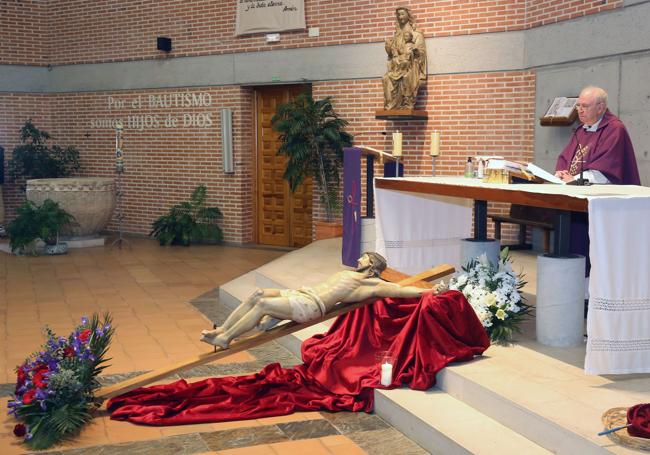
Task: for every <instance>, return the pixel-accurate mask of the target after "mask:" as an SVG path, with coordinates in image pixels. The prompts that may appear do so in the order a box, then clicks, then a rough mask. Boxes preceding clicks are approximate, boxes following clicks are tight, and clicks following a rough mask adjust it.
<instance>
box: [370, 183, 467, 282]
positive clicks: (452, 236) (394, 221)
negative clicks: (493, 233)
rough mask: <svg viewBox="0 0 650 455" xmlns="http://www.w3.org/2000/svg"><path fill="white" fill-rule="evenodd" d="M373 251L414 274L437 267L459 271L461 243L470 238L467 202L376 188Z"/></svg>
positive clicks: (399, 268) (401, 270)
mask: <svg viewBox="0 0 650 455" xmlns="http://www.w3.org/2000/svg"><path fill="white" fill-rule="evenodd" d="M375 218H376V220H377V222H376V224H375V228H376V250H375V251H377V252H378V253H379V254H381V255H382V256H384V257H385V258H386V260H387V261H388V263H389V264H390V266H391V267H392V268H394V269H396V270H399V271H400V272H403V273H407V274H409V275H414V274H416V273H419V272H421V271H422V270H426V269H428V268H431V267H435V266H436V265H438V264H443V263H445V264H451V265H453V266H454V267H456V269H457V270H460V266H461V265H462V264H460V240H461V239H464V238H467V237H469V236H470V229H471V226H472V201H471V200H469V199H461V198H452V197H444V196H435V195H429V194H416V193H402V192H398V191H390V190H381V189H378V188H377V189H375Z"/></svg>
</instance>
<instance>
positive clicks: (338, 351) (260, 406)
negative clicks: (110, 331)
mask: <svg viewBox="0 0 650 455" xmlns="http://www.w3.org/2000/svg"><path fill="white" fill-rule="evenodd" d="M488 346H489V339H488V336H487V334H486V332H485V330H484V329H483V327H482V326H481V323H480V321H479V320H478V318H477V317H476V314H475V313H474V310H472V307H471V306H470V305H469V303H468V302H467V300H466V299H465V297H464V296H463V295H462V294H461V293H460V292H457V291H449V292H446V293H444V294H441V295H438V296H434V295H433V294H430V293H428V294H425V295H423V296H422V297H421V298H420V299H380V300H377V301H376V302H375V303H374V304H371V305H367V306H365V307H362V308H359V309H357V310H355V311H352V312H350V313H346V314H344V315H341V316H339V318H338V319H337V320H336V321H335V322H334V324H333V325H332V327H331V328H330V330H329V331H328V332H327V333H326V334H324V335H316V336H314V337H312V338H310V339H308V340H306V341H305V342H304V343H303V346H302V357H303V362H304V364H303V365H299V366H297V367H295V368H289V369H287V368H282V367H280V365H279V364H277V363H274V364H271V365H268V366H267V367H265V368H264V369H263V370H262V371H260V372H259V373H257V374H253V375H247V376H238V377H225V378H212V379H206V380H203V381H198V382H195V383H192V384H189V383H187V382H186V381H185V380H180V381H177V382H174V383H171V384H167V385H161V386H153V387H142V388H139V389H136V390H133V391H132V392H128V393H126V394H124V395H120V396H118V397H115V398H113V399H111V400H110V401H109V402H108V405H107V408H108V410H109V411H110V412H111V418H112V419H115V420H128V421H130V422H134V423H140V424H146V425H180V424H192V423H204V422H222V421H227V420H244V419H257V418H260V417H269V416H278V415H286V414H290V413H292V412H294V411H318V410H329V411H342V410H345V411H366V412H370V411H371V410H372V409H373V405H374V402H373V400H374V396H373V389H374V388H385V387H382V386H381V385H380V384H379V379H380V364H379V362H378V361H377V359H376V356H377V353H378V352H380V351H390V352H391V353H392V354H393V355H394V357H395V362H394V364H393V383H392V384H391V386H390V387H386V388H394V387H399V386H400V385H401V384H408V385H409V386H410V387H411V388H412V389H417V390H425V389H428V388H429V387H431V386H432V385H433V384H434V383H435V377H436V373H437V372H438V371H439V370H440V369H441V368H443V367H444V366H445V365H447V364H448V363H450V362H454V361H464V360H470V359H472V357H473V356H474V355H480V354H481V353H483V351H485V350H486V349H487V348H488Z"/></svg>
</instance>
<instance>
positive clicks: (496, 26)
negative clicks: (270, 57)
mask: <svg viewBox="0 0 650 455" xmlns="http://www.w3.org/2000/svg"><path fill="white" fill-rule="evenodd" d="M621 5H622V1H613V2H603V1H586V0H583V1H571V0H565V1H551V0H544V1H542V0H514V1H507V0H493V1H469V0H466V1H456V0H453V1H452V0H441V1H438V2H434V3H432V2H427V1H412V2H410V7H411V9H412V11H413V13H414V14H415V16H416V18H417V21H418V24H419V26H420V27H421V28H422V29H423V30H424V32H425V34H426V35H427V36H446V35H457V34H470V33H483V32H495V31H505V30H515V29H523V28H527V27H530V26H537V25H540V24H544V23H548V22H549V21H557V20H566V19H569V18H572V17H576V16H580V15H584V14H592V13H597V12H599V11H602V10H604V9H611V8H616V7H620V6H621ZM394 6H395V4H394V2H388V1H383V0H380V1H378V2H373V3H371V2H369V1H368V0H351V1H347V2H343V1H341V0H313V1H312V0H306V16H307V25H308V26H310V27H313V26H316V27H320V33H321V35H320V37H318V38H308V37H307V36H306V32H305V31H297V32H285V33H282V41H281V42H280V43H278V44H274V45H267V44H266V43H265V42H264V37H263V36H262V35H255V36H246V37H235V36H234V22H233V17H234V7H235V2H234V0H229V1H223V2H211V3H206V2H202V1H198V0H195V1H189V0H187V1H180V0H167V1H163V2H153V1H149V0H142V1H139V2H133V1H122V2H113V1H109V0H98V1H96V2H85V1H81V0H67V1H63V0H50V1H46V0H44V1H37V0H31V1H30V0H25V1H17V0H0V26H1V27H0V64H2V63H14V64H36V65H45V64H48V63H52V64H63V63H66V64H69V63H82V62H100V61H102V62H103V61H125V60H140V59H148V58H158V57H160V54H159V53H158V52H157V51H156V50H155V37H156V36H160V35H167V36H171V37H172V38H173V39H174V52H173V54H172V55H173V56H192V55H208V54H219V53H225V52H237V51H258V50H268V49H274V48H287V47H308V46H320V45H334V44H344V43H361V42H377V41H381V40H383V39H384V38H386V37H387V36H390V35H391V34H392V31H393V28H394V21H393V11H394ZM350 12H354V14H352V13H350ZM313 92H314V96H315V97H316V98H322V97H324V96H328V95H331V96H334V98H335V107H336V109H337V111H338V112H339V113H340V114H341V115H342V116H343V117H344V118H346V119H347V120H348V121H349V122H350V126H349V131H350V132H351V133H352V134H354V135H355V136H356V143H357V144H365V145H370V146H375V147H377V148H379V149H384V150H390V148H391V144H390V133H392V132H393V131H396V130H397V129H398V128H399V129H400V130H401V131H402V132H403V133H404V157H403V162H404V163H405V165H406V167H407V175H428V174H430V172H431V158H430V156H429V155H428V149H429V136H430V132H431V131H433V130H434V129H435V130H439V131H441V132H442V144H441V156H440V157H439V158H438V159H437V163H436V170H437V173H438V175H458V174H460V173H461V172H462V166H463V163H464V161H465V159H466V157H467V156H475V155H478V154H493V153H498V154H500V155H504V156H506V157H508V158H512V159H517V160H522V161H530V160H532V158H533V125H534V122H535V118H534V93H535V76H534V73H532V72H501V73H484V74H466V75H463V74H456V75H445V76H430V77H429V80H428V82H427V85H426V86H425V87H423V89H422V90H421V93H420V96H419V100H418V103H419V104H418V106H417V107H418V108H419V109H425V110H427V111H428V112H429V119H428V121H427V122H417V121H413V122H405V123H402V122H400V123H397V122H386V121H380V120H376V119H375V118H374V111H375V109H377V108H380V107H381V105H382V90H381V82H380V80H379V79H367V80H354V81H328V82H318V83H315V84H314V85H313ZM201 93H207V94H209V96H210V99H211V104H210V106H204V107H200V108H193V107H183V106H182V105H181V106H170V107H160V106H157V107H156V106H149V105H148V99H149V96H158V95H168V96H169V95H174V94H179V95H183V94H189V95H197V94H201ZM109 97H111V98H112V99H113V100H119V102H123V103H124V104H123V106H122V105H119V104H115V103H114V104H112V105H111V106H110V108H109V105H108V100H109ZM139 98H141V99H143V100H144V104H143V106H142V107H139V106H138V107H137V108H135V107H134V106H135V105H137V100H138V99H139ZM134 102H135V103H136V104H135V105H134V104H133V103H134ZM220 107H231V108H232V109H233V113H234V118H233V125H234V144H235V169H236V172H235V174H233V175H226V174H224V173H223V172H222V170H221V165H222V162H221V144H220V137H219V136H220V130H219V118H218V117H219V108H220ZM206 113H208V114H210V121H211V122H212V125H211V126H210V127H208V128H206V127H202V126H201V125H199V124H197V123H196V122H194V123H192V124H191V125H184V124H183V123H184V122H185V116H186V115H188V114H206ZM129 116H130V117H131V118H132V119H131V124H129ZM168 116H171V118H173V119H176V120H177V121H178V122H180V126H178V125H177V126H176V127H166V126H165V120H166V119H167V118H168ZM30 117H31V118H33V119H34V121H35V122H36V124H37V126H39V127H41V128H43V129H46V130H48V131H50V132H51V133H52V134H53V135H54V136H55V137H56V138H57V140H58V143H60V144H64V145H67V144H73V145H75V146H77V147H78V148H79V150H80V151H81V159H82V167H83V171H82V173H83V174H84V175H95V176H113V175H114V169H113V165H114V156H113V155H114V130H113V126H112V124H111V123H110V120H111V119H116V118H122V119H123V120H125V123H126V130H125V159H126V170H127V171H126V173H125V174H124V180H125V182H124V183H125V192H124V194H125V195H124V212H125V220H124V228H125V230H126V231H127V232H131V233H140V234H144V233H147V232H148V231H149V228H150V224H151V222H152V221H153V220H154V219H155V218H156V217H157V216H159V215H160V214H162V213H163V212H165V211H166V210H168V208H169V207H170V206H171V205H172V204H174V203H177V202H179V201H183V200H186V199H187V198H188V197H189V194H190V193H191V191H192V190H193V189H194V188H195V187H196V186H197V185H198V184H200V183H205V184H206V185H207V186H208V195H209V198H210V199H209V202H210V204H214V205H217V206H218V207H220V209H221V210H222V211H223V212H224V215H225V217H224V221H223V223H222V225H223V226H224V228H225V234H226V240H229V241H234V242H246V241H250V240H251V239H252V238H253V218H252V210H253V198H252V196H251V194H252V191H253V187H254V182H253V178H254V172H255V167H254V152H253V150H254V143H253V137H254V131H255V129H254V127H253V99H252V90H251V89H247V88H240V87H236V86H230V87H204V88H192V89H166V90H142V91H125V92H96V93H71V94H50V95H38V94H33V95H29V94H26V95H22V94H7V93H5V94H2V93H0V144H1V145H3V146H4V147H5V149H6V152H7V154H8V155H9V154H10V153H11V150H12V149H13V147H14V146H15V145H16V144H17V140H18V130H19V128H20V126H21V125H22V123H23V122H24V121H25V120H26V119H27V118H30ZM191 118H192V117H188V119H191ZM91 122H94V123H91ZM140 122H149V123H146V124H145V126H144V127H143V128H142V129H140ZM204 126H205V125H204ZM382 131H383V132H386V133H387V134H386V135H382V134H380V132H382ZM5 197H6V203H7V206H8V211H7V212H8V217H9V218H11V217H12V215H13V213H14V209H15V207H16V206H17V205H18V204H19V203H20V202H21V201H22V197H23V196H22V193H20V191H19V189H18V186H17V185H14V184H12V183H8V184H7V185H6V188H5ZM491 210H496V211H503V210H505V208H504V207H503V206H494V207H491ZM314 218H315V219H324V210H323V208H322V207H321V206H320V204H319V201H318V196H317V195H315V196H314ZM109 228H110V229H115V228H116V225H115V223H114V222H112V223H111V225H110V226H109Z"/></svg>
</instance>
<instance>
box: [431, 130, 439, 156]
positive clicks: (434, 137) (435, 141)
mask: <svg viewBox="0 0 650 455" xmlns="http://www.w3.org/2000/svg"><path fill="white" fill-rule="evenodd" d="M430 153H431V156H438V155H440V131H434V132H433V133H431V151H430Z"/></svg>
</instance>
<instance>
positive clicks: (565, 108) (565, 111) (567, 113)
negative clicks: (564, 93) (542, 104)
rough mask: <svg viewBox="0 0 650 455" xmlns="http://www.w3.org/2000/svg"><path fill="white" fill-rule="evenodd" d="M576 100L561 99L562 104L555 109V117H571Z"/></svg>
mask: <svg viewBox="0 0 650 455" xmlns="http://www.w3.org/2000/svg"><path fill="white" fill-rule="evenodd" d="M577 103H578V98H562V103H561V105H560V106H559V107H558V109H557V114H555V116H556V117H566V118H569V117H571V113H572V112H573V110H574V109H575V108H576V104H577Z"/></svg>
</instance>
